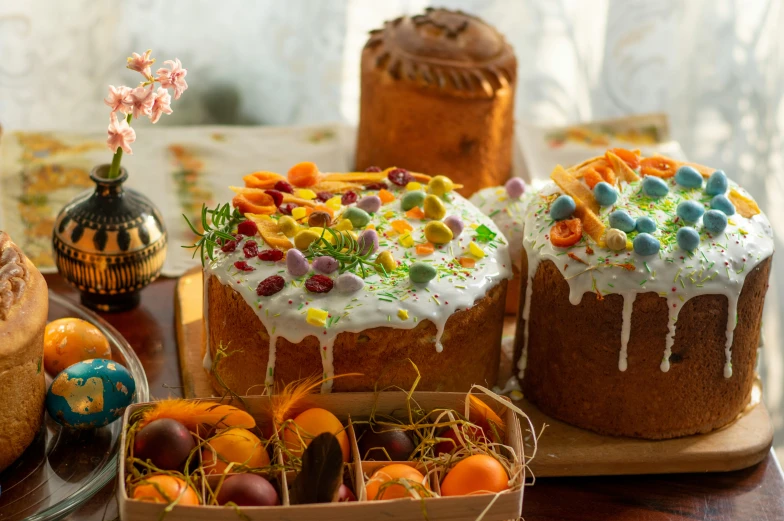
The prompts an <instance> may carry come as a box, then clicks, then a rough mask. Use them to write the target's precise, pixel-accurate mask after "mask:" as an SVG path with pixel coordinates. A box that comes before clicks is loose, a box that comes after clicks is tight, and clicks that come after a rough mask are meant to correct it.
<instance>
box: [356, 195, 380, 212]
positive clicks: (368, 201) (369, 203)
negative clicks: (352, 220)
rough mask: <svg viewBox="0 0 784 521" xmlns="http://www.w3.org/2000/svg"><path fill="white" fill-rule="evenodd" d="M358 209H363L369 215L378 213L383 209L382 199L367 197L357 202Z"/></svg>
mask: <svg viewBox="0 0 784 521" xmlns="http://www.w3.org/2000/svg"><path fill="white" fill-rule="evenodd" d="M357 208H362V209H363V210H365V211H366V212H368V213H376V212H377V211H378V210H379V209H380V208H381V198H380V197H379V196H377V195H367V196H365V197H363V198H362V199H360V200H359V201H357Z"/></svg>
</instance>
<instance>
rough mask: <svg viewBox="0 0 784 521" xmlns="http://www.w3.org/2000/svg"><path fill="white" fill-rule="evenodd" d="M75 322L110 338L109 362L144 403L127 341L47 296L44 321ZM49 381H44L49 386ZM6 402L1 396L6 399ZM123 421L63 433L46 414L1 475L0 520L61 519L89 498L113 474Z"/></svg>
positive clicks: (143, 379) (142, 381)
mask: <svg viewBox="0 0 784 521" xmlns="http://www.w3.org/2000/svg"><path fill="white" fill-rule="evenodd" d="M63 317H76V318H81V319H84V320H86V321H88V322H91V323H92V324H94V325H95V326H96V327H97V328H98V329H100V330H101V332H102V333H103V334H104V335H106V338H107V339H109V345H111V346H112V358H113V359H114V360H116V361H118V362H120V363H121V364H122V365H124V366H125V367H126V368H127V369H128V371H130V373H131V374H132V375H133V378H134V380H135V381H136V401H137V402H146V401H149V395H150V390H149V387H148V385H147V376H146V375H145V374H144V368H143V367H142V364H141V362H140V361H139V359H138V358H137V357H136V353H134V352H133V349H131V346H130V345H129V344H128V342H127V341H126V340H125V339H124V338H123V337H122V336H121V335H120V333H118V332H117V330H116V329H114V328H113V327H112V326H110V325H109V324H107V323H106V322H105V321H104V320H103V319H101V318H100V317H99V316H98V315H96V314H94V313H92V312H91V311H89V310H87V309H85V308H83V307H81V306H79V305H77V304H75V303H73V302H70V301H68V300H66V299H64V298H63V297H60V296H58V295H57V294H55V293H52V292H51V291H50V292H49V320H50V321H51V320H55V319H58V318H63ZM50 382H51V378H50V377H49V376H47V378H46V383H47V385H49V383H50ZM9 398H10V397H0V399H4V400H7V399H9ZM121 429H122V421H121V420H117V421H115V422H114V423H111V424H109V425H107V426H106V427H101V428H99V429H95V430H91V431H69V430H66V429H62V428H61V427H60V425H58V424H57V423H55V422H54V421H53V420H52V419H51V418H50V417H49V415H48V414H46V418H45V419H44V425H43V426H42V427H41V431H40V432H39V433H38V436H36V438H35V440H34V441H33V443H32V445H30V447H29V448H28V449H27V451H25V453H24V454H23V455H22V457H21V458H19V459H18V460H17V461H15V462H14V463H13V464H12V465H11V466H10V467H8V468H7V469H6V470H5V471H3V472H2V473H0V520H2V521H11V520H13V521H16V520H20V519H27V520H29V521H49V520H53V519H60V518H62V517H64V516H66V515H67V514H69V513H70V512H72V511H73V510H75V509H76V508H77V507H78V506H79V505H81V504H82V503H84V502H85V501H87V500H88V499H90V498H91V497H92V496H93V495H94V494H95V493H96V492H98V491H99V490H101V489H102V488H103V487H104V486H105V485H106V484H107V483H108V482H109V481H111V480H112V479H113V478H114V477H115V475H116V474H117V454H118V452H119V451H120V434H121Z"/></svg>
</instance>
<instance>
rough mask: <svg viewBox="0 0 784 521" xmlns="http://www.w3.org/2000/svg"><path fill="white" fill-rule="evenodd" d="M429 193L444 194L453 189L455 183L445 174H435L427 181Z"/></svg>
mask: <svg viewBox="0 0 784 521" xmlns="http://www.w3.org/2000/svg"><path fill="white" fill-rule="evenodd" d="M427 189H428V190H429V191H430V193H431V194H435V195H444V194H446V193H449V192H451V191H452V190H454V189H455V184H454V183H453V182H452V180H451V179H449V178H448V177H447V176H445V175H437V176H435V177H434V178H433V179H431V180H430V182H429V183H427Z"/></svg>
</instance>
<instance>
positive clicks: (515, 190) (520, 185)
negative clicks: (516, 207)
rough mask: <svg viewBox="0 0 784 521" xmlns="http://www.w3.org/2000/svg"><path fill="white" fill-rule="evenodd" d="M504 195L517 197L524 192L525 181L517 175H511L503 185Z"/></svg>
mask: <svg viewBox="0 0 784 521" xmlns="http://www.w3.org/2000/svg"><path fill="white" fill-rule="evenodd" d="M504 188H506V195H508V196H509V197H510V198H512V199H519V198H520V197H522V196H523V194H524V193H525V183H524V182H523V180H522V179H520V178H519V177H513V178H511V179H510V180H509V181H507V182H506V184H505V185H504Z"/></svg>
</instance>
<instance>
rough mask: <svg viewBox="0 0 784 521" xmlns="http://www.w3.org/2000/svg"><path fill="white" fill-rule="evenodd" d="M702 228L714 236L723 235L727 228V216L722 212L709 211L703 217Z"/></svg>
mask: <svg viewBox="0 0 784 521" xmlns="http://www.w3.org/2000/svg"><path fill="white" fill-rule="evenodd" d="M702 226H703V227H704V228H705V229H706V230H708V231H709V232H711V233H713V234H717V233H721V232H723V231H724V228H726V227H727V215H726V214H725V213H724V212H722V211H720V210H708V211H707V212H705V215H703V216H702Z"/></svg>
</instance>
